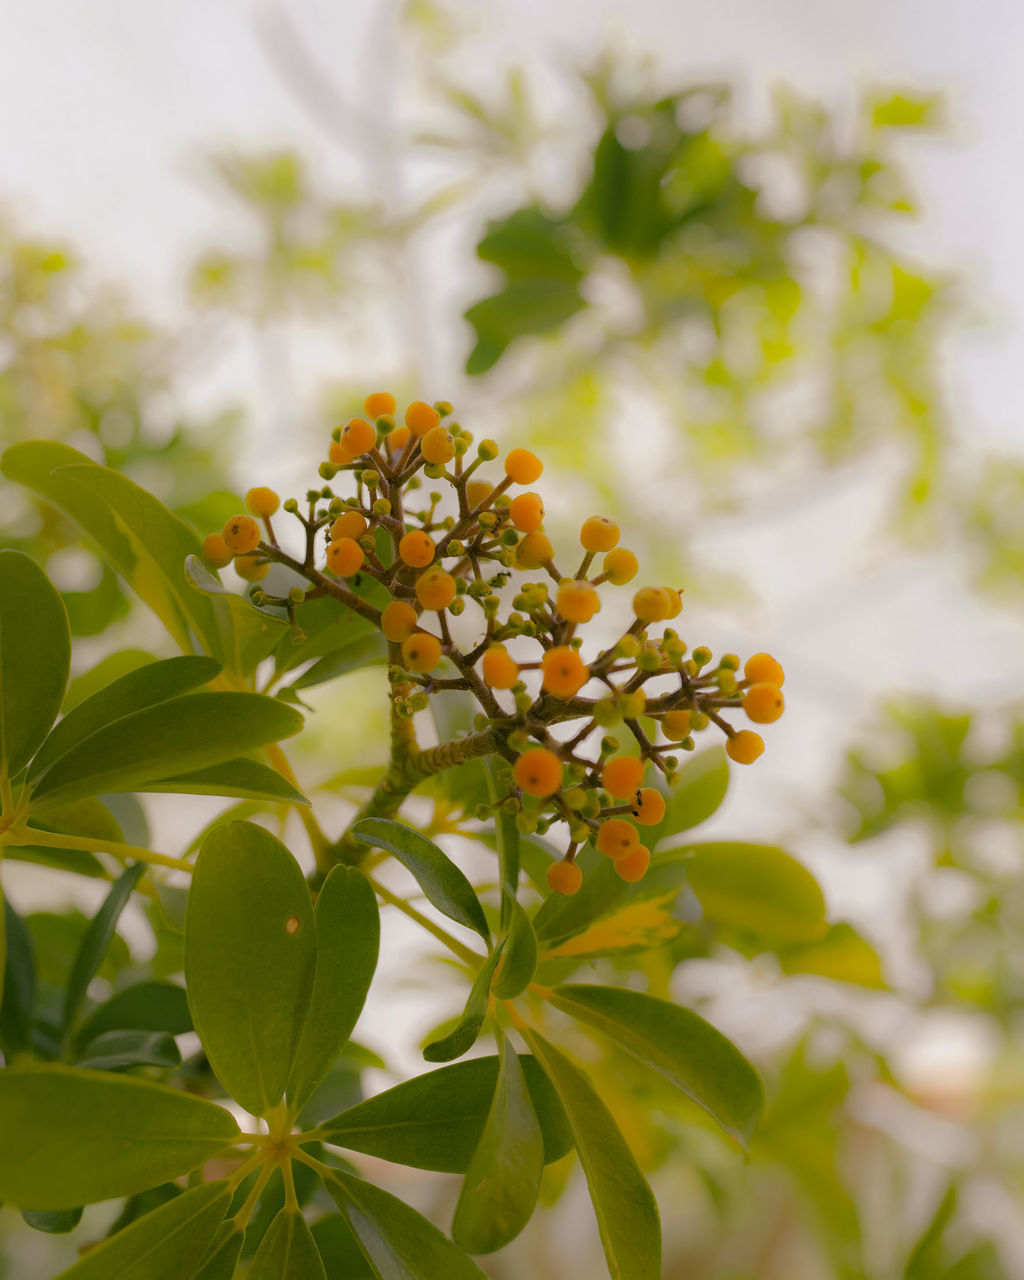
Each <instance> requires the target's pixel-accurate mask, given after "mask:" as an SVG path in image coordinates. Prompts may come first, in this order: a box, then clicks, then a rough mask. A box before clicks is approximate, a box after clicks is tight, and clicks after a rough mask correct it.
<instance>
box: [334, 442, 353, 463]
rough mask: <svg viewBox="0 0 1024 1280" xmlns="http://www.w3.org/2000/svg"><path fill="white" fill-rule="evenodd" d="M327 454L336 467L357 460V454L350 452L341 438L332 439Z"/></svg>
mask: <svg viewBox="0 0 1024 1280" xmlns="http://www.w3.org/2000/svg"><path fill="white" fill-rule="evenodd" d="M327 456H328V458H329V459H330V460H331V462H333V463H334V465H335V466H336V467H343V466H344V465H345V464H346V463H347V462H355V455H354V454H351V453H349V451H348V450H347V449H346V448H345V446H344V445H343V444H342V443H341V441H340V440H332V441H331V447H330V448H329V449H328V450H327Z"/></svg>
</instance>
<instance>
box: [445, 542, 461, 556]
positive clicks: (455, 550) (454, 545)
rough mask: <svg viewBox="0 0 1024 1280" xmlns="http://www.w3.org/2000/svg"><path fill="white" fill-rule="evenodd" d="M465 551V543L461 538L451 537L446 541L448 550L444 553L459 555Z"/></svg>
mask: <svg viewBox="0 0 1024 1280" xmlns="http://www.w3.org/2000/svg"><path fill="white" fill-rule="evenodd" d="M465 551H466V544H465V543H464V542H463V541H462V539H461V538H452V540H451V542H449V543H448V550H447V552H446V553H445V554H446V555H449V556H461V555H464V554H465Z"/></svg>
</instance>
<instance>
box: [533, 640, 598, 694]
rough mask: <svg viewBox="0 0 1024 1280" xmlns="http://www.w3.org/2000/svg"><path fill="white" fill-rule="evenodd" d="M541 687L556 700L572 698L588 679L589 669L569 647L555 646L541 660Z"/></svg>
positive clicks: (563, 645)
mask: <svg viewBox="0 0 1024 1280" xmlns="http://www.w3.org/2000/svg"><path fill="white" fill-rule="evenodd" d="M541 670H542V672H543V678H542V680H541V685H542V687H543V688H544V689H546V690H547V692H548V693H553V694H554V695H555V697H556V698H572V697H574V696H575V695H576V694H577V693H579V691H580V690H581V689H582V688H583V686H584V685H585V684H586V683H587V681H588V680H589V679H590V668H589V667H588V666H587V665H586V664H585V663H584V661H583V659H582V658H581V657H580V655H579V654H578V653H577V652H576V650H575V649H573V648H570V646H569V645H565V644H560V645H555V647H554V648H553V649H549V650H548V651H547V653H545V654H544V656H543V658H541Z"/></svg>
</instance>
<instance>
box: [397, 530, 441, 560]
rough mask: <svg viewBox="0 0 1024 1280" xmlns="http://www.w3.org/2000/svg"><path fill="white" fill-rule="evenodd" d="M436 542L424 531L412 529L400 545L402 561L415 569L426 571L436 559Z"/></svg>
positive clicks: (399, 551) (399, 552) (399, 550)
mask: <svg viewBox="0 0 1024 1280" xmlns="http://www.w3.org/2000/svg"><path fill="white" fill-rule="evenodd" d="M434 550H435V548H434V540H433V538H431V536H430V534H429V533H424V531H423V530H422V529H410V530H409V532H408V533H407V534H405V536H404V537H403V538H402V540H401V542H399V544H398V554H399V556H400V557H401V559H402V561H403V562H404V563H405V564H407V565H410V566H411V567H412V568H413V569H424V568H426V566H427V565H428V564H430V562H431V561H432V560H433V558H434Z"/></svg>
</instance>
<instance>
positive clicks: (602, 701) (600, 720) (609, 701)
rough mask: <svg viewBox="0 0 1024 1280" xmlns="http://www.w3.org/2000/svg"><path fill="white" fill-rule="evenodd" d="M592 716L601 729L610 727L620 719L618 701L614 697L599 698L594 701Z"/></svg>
mask: <svg viewBox="0 0 1024 1280" xmlns="http://www.w3.org/2000/svg"><path fill="white" fill-rule="evenodd" d="M592 714H593V717H594V720H595V722H596V723H597V724H599V725H600V726H601V728H602V729H610V728H611V727H612V725H613V724H618V723H619V721H620V720H621V719H622V713H621V712H620V711H619V706H618V703H617V702H616V701H615V699H614V698H599V699H598V700H597V702H595V703H594V710H593V713H592Z"/></svg>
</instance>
